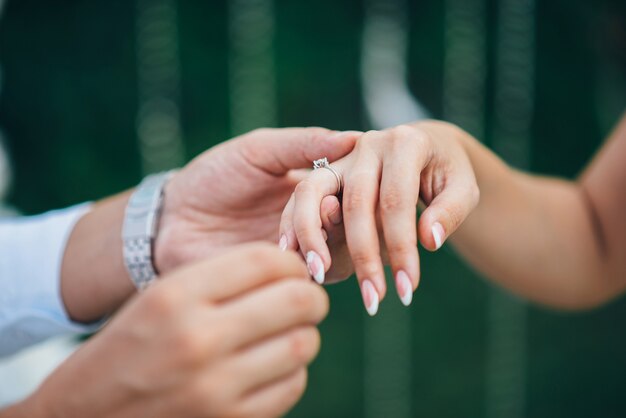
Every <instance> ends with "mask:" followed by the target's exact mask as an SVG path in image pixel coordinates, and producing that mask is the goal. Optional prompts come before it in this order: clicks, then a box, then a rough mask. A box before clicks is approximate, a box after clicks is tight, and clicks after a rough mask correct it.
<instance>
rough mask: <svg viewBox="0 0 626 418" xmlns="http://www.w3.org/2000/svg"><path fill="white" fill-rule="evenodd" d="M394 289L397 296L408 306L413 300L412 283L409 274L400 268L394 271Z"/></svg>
mask: <svg viewBox="0 0 626 418" xmlns="http://www.w3.org/2000/svg"><path fill="white" fill-rule="evenodd" d="M396 289H397V290H398V296H400V300H401V301H402V304H403V305H404V306H409V305H410V304H411V301H412V300H413V284H412V283H411V279H409V275H408V274H406V273H405V272H404V271H402V270H400V271H398V273H396Z"/></svg>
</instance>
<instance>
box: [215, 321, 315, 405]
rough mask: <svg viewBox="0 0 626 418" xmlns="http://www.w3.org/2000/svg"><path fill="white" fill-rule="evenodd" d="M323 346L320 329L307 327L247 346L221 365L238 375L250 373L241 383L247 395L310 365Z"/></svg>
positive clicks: (241, 387)
mask: <svg viewBox="0 0 626 418" xmlns="http://www.w3.org/2000/svg"><path fill="white" fill-rule="evenodd" d="M319 348H320V334H319V331H318V330H317V328H315V327H314V326H304V327H299V328H296V329H293V330H290V331H287V332H285V333H283V334H279V335H277V336H274V337H272V338H270V339H268V340H264V341H263V342H261V343H259V344H254V345H252V346H250V347H247V348H245V349H244V350H241V351H239V352H237V353H236V354H235V355H234V356H232V357H231V358H229V359H228V360H226V361H224V364H223V365H222V366H221V367H224V370H226V371H227V372H228V373H231V374H234V375H236V376H246V378H245V381H243V382H241V383H242V384H241V385H240V386H238V390H240V391H241V392H242V394H243V393H247V392H250V391H253V390H255V389H258V388H259V387H260V386H263V385H267V384H268V383H269V382H272V381H275V380H278V379H280V378H283V377H285V376H287V375H290V374H293V373H294V372H295V371H296V370H298V369H300V368H301V367H303V366H306V365H308V364H309V363H310V362H311V361H312V360H313V358H315V356H316V355H317V353H318V352H319Z"/></svg>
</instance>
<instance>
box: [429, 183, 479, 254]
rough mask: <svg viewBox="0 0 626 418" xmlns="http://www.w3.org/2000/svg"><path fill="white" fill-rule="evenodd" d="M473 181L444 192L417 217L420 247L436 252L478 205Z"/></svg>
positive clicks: (450, 187) (454, 185)
mask: <svg viewBox="0 0 626 418" xmlns="http://www.w3.org/2000/svg"><path fill="white" fill-rule="evenodd" d="M478 199H479V191H478V186H476V183H475V182H471V181H462V182H457V183H456V184H452V185H450V186H448V187H446V188H445V189H444V191H443V192H441V193H440V194H439V195H437V197H435V199H433V201H432V202H431V203H430V205H429V206H428V207H427V208H426V210H424V212H423V213H422V215H421V216H420V220H419V224H418V236H419V241H420V242H421V243H422V246H423V247H424V248H426V249H427V250H430V251H436V250H438V249H439V248H441V246H442V245H443V243H444V242H445V241H446V239H448V237H449V236H450V235H451V234H452V233H453V232H454V231H456V229H457V228H458V227H459V226H460V225H461V223H463V221H464V220H465V218H467V216H468V215H469V214H470V213H471V211H472V210H473V209H474V208H475V207H476V205H477V204H478Z"/></svg>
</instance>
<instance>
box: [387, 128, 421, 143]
mask: <svg viewBox="0 0 626 418" xmlns="http://www.w3.org/2000/svg"><path fill="white" fill-rule="evenodd" d="M389 133H390V134H391V138H392V139H394V140H402V139H407V138H410V137H411V136H413V135H415V128H413V127H412V126H410V125H406V124H403V125H398V126H394V127H393V128H391V129H390V131H389Z"/></svg>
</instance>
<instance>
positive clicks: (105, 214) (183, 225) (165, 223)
mask: <svg viewBox="0 0 626 418" xmlns="http://www.w3.org/2000/svg"><path fill="white" fill-rule="evenodd" d="M357 136H358V133H356V132H336V131H330V130H327V129H322V128H286V129H259V130H256V131H253V132H250V133H249V134H246V135H243V136H241V137H238V138H235V139H233V140H231V141H227V142H225V143H222V144H221V145H218V146H216V147H214V148H212V149H210V150H208V151H206V152H205V153H203V154H201V155H200V156H198V157H197V158H196V159H195V160H193V161H192V162H191V163H189V164H188V165H187V166H186V167H184V168H183V169H182V170H181V171H180V172H179V173H178V174H176V175H175V176H174V177H173V178H172V180H170V182H169V183H168V184H167V186H166V190H165V201H164V207H163V214H162V217H161V222H160V225H159V231H158V235H157V239H156V243H155V248H154V257H155V264H156V267H157V269H158V271H159V272H160V273H167V272H169V271H171V270H172V269H174V268H176V267H177V266H180V265H181V264H183V263H187V262H190V261H194V260H198V259H201V258H205V257H208V256H214V255H216V254H219V253H220V252H222V251H225V250H227V249H228V248H229V247H231V246H233V245H237V244H241V243H246V242H250V241H259V240H263V241H274V242H276V241H277V237H278V223H279V220H280V214H281V212H282V209H283V207H284V206H285V203H286V202H287V200H288V199H289V196H290V195H291V193H292V192H293V189H294V186H295V184H296V183H297V182H298V181H299V180H300V179H301V178H303V177H304V173H303V170H298V169H301V168H309V167H310V166H311V164H312V161H313V160H315V159H318V158H320V157H323V156H327V157H328V158H329V159H330V160H331V161H334V160H336V159H338V158H340V157H342V156H343V155H345V154H347V153H349V152H350V151H351V150H352V148H353V147H354V144H355V141H356V137H357ZM129 195H130V192H127V193H123V194H120V195H118V196H114V197H111V198H109V199H106V200H103V201H101V202H98V203H97V204H96V205H94V207H93V208H92V210H91V211H90V212H89V213H88V214H87V215H85V216H84V217H83V218H81V220H80V221H79V222H78V223H77V224H76V226H75V227H74V229H73V231H72V233H71V235H70V237H69V239H68V243H67V246H66V249H65V254H64V258H63V265H62V272H61V294H62V297H63V302H64V304H65V308H66V310H67V312H68V314H69V316H70V317H71V318H72V319H73V320H75V321H78V322H91V321H95V320H98V319H100V318H102V317H104V316H106V315H108V314H111V313H112V312H114V311H115V310H116V309H117V308H119V307H120V306H121V305H122V304H123V303H124V302H125V301H126V300H127V299H128V298H129V297H130V296H131V295H132V294H133V293H134V291H135V288H134V286H133V284H132V282H131V281H130V278H129V277H128V273H127V272H126V269H125V267H124V262H123V258H122V240H121V234H122V223H123V220H124V210H125V208H126V205H127V203H128V198H129ZM213 280H219V281H220V282H221V278H219V279H216V278H214V279H213Z"/></svg>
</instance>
